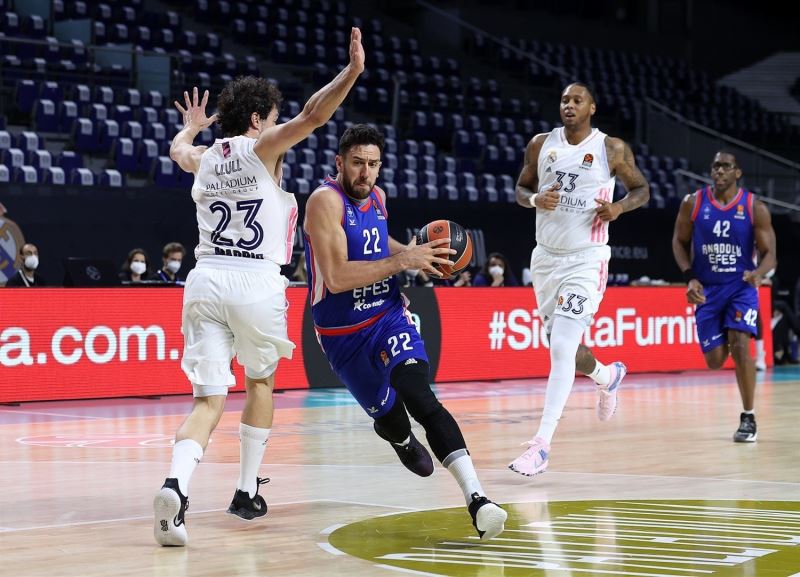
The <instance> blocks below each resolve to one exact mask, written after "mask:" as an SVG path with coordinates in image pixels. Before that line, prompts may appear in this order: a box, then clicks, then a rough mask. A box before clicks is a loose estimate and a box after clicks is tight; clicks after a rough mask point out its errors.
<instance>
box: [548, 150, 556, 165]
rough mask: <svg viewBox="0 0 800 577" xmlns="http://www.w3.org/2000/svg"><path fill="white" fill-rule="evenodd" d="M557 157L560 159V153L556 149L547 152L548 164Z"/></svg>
mask: <svg viewBox="0 0 800 577" xmlns="http://www.w3.org/2000/svg"><path fill="white" fill-rule="evenodd" d="M556 159H558V154H557V153H556V151H555V150H551V151H549V152H548V153H547V164H553V163H554V162H555V161H556Z"/></svg>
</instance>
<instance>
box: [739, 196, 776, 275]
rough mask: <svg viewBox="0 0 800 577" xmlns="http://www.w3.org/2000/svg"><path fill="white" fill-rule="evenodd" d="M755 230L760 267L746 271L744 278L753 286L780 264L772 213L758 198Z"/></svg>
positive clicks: (754, 211) (755, 206) (754, 210)
mask: <svg viewBox="0 0 800 577" xmlns="http://www.w3.org/2000/svg"><path fill="white" fill-rule="evenodd" d="M753 232H754V233H755V239H756V250H758V267H757V268H756V269H755V270H753V271H745V273H744V277H743V279H744V280H745V281H747V282H749V283H750V284H752V285H753V286H758V285H760V284H761V281H763V280H764V276H765V275H766V274H767V273H768V272H769V271H771V270H772V269H774V268H775V267H776V266H778V257H777V252H776V251H777V249H776V242H775V229H773V228H772V215H771V214H770V213H769V209H768V208H767V205H766V204H764V203H763V202H761V201H760V200H756V201H755V203H754V206H753Z"/></svg>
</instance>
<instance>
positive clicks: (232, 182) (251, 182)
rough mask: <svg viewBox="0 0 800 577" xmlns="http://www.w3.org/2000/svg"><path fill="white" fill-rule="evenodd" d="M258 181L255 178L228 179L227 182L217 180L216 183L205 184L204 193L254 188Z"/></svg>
mask: <svg viewBox="0 0 800 577" xmlns="http://www.w3.org/2000/svg"><path fill="white" fill-rule="evenodd" d="M257 184H258V181H257V180H256V177H255V176H244V177H238V178H229V179H228V180H218V181H217V182H209V183H207V184H206V192H209V191H212V190H214V191H217V190H230V189H234V188H246V187H248V186H256V185H257Z"/></svg>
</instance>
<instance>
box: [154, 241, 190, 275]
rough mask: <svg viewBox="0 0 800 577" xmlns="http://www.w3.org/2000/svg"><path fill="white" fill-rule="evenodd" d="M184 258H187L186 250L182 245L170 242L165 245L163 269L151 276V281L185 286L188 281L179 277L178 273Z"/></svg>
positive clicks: (162, 253)
mask: <svg viewBox="0 0 800 577" xmlns="http://www.w3.org/2000/svg"><path fill="white" fill-rule="evenodd" d="M184 256H186V249H185V248H183V245H182V244H181V243H179V242H170V243H167V244H165V245H164V248H163V250H162V251H161V260H162V265H161V268H160V269H159V270H157V271H156V272H154V273H153V274H152V275H150V278H149V280H160V281H162V282H166V283H170V284H177V285H183V284H184V283H185V282H186V279H185V278H184V277H181V276H178V271H179V270H181V264H182V263H183V257H184Z"/></svg>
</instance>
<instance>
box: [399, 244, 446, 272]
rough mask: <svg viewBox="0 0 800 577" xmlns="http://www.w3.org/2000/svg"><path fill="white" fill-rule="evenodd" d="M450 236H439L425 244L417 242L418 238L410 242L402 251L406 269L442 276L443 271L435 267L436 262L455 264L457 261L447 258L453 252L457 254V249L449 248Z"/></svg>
mask: <svg viewBox="0 0 800 577" xmlns="http://www.w3.org/2000/svg"><path fill="white" fill-rule="evenodd" d="M449 245H450V239H449V238H437V239H436V240H432V241H430V242H426V243H425V244H417V240H416V238H413V239H411V242H410V243H408V249H407V250H406V251H404V252H403V253H401V254H402V255H403V264H404V266H403V268H404V269H409V268H411V269H419V270H422V271H425V272H426V273H428V274H429V275H433V276H435V277H438V278H442V277H443V276H444V275H442V273H441V272H439V271H438V270H437V269H435V268H433V265H434V264H440V265H449V266H453V265H454V264H455V263H454V262H452V261H451V260H449V259H448V258H446V257H447V256H449V255H451V254H456V251H455V249H452V248H448V247H449Z"/></svg>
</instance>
